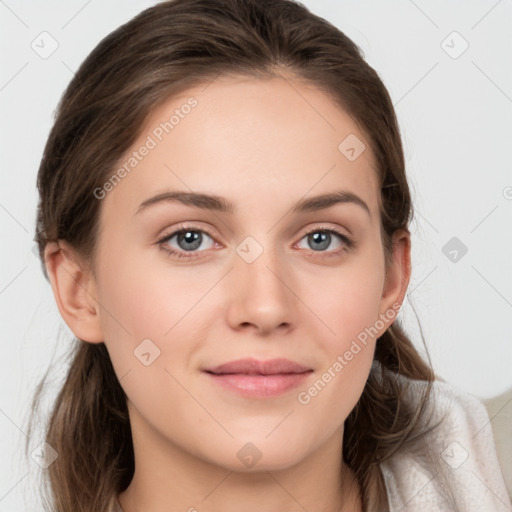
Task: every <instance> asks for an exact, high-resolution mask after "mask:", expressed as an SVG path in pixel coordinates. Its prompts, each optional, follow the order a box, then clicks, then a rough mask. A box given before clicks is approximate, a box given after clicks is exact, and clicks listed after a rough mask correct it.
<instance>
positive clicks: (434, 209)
mask: <svg viewBox="0 0 512 512" xmlns="http://www.w3.org/2000/svg"><path fill="white" fill-rule="evenodd" d="M154 3H156V2H152V1H134V0H130V1H126V0H125V1H121V0H108V1H103V2H100V1H99V0H89V1H85V0H71V1H67V2H64V1H62V0H61V1H56V0H52V1H49V0H46V1H45V2H36V1H35V0H32V1H23V0H21V1H17V2H15V1H14V0H5V1H0V20H1V22H0V23H1V30H0V41H1V43H0V44H1V48H2V66H1V69H0V106H1V119H2V123H1V145H0V151H1V153H0V157H1V158H0V162H1V168H0V172H1V183H2V186H1V188H0V226H1V229H2V250H1V253H0V254H1V258H2V259H1V266H0V267H1V275H0V312H1V315H2V316H1V322H0V324H1V338H0V340H1V347H2V357H1V358H0V368H1V370H0V372H1V373H0V374H1V386H0V390H1V391H0V433H1V434H2V435H1V436H0V448H1V453H2V456H1V460H2V465H1V468H0V512H19V511H20V510H27V506H28V505H27V503H32V502H33V503H34V505H33V507H34V508H32V507H30V510H36V508H35V507H36V505H35V504H36V503H37V499H36V498H34V499H33V498H32V497H31V496H32V495H35V494H37V491H36V478H37V471H38V469H39V468H38V467H37V466H36V464H35V463H34V462H33V461H32V460H31V459H30V458H29V459H28V460H25V459H24V455H23V452H22V451H21V447H22V444H23V443H24V441H25V436H26V424H25V421H26V419H27V411H28V407H29V405H30V399H31V397H32V395H33V393H34V391H35V386H36V384H37V383H38V382H39V379H40V378H41V377H42V375H43V374H44V372H45V371H46V369H47V368H48V366H49V365H50V364H52V363H55V368H54V370H53V372H52V375H53V376H54V378H55V383H54V385H53V386H52V387H51V389H50V392H49V394H48V395H47V397H46V404H47V406H49V405H50V404H51V403H52V399H53V398H54V393H56V392H57V389H58V385H59V380H58V378H59V376H62V375H63V373H64V371H65V369H66V367H65V365H64V364H63V359H62V358H60V356H62V355H64V354H65V353H66V348H67V343H68V342H69V339H70V338H71V336H72V333H71V331H70V330H69V329H68V328H67V326H66V325H65V324H64V322H63V321H62V319H61V317H60V315H59V313H58V310H57V307H56V305H55V302H54V299H53V295H52V293H51V289H50V285H49V283H48V282H47V281H46V280H45V279H44V277H43V274H42V271H41V266H40V262H39V260H38V258H37V256H36V254H35V253H34V245H35V244H34V242H33V236H34V234H33V233H34V220H35V211H36V205H37V194H36V188H35V183H36V173H37V169H38V166H39V161H40V158H41V155H42V150H43V147H44V144H45V141H46V137H47V135H48V132H49V129H50V127H51V125H52V121H53V117H52V116H53V112H54V109H55V108H56V106H57V103H58V100H59V98H60V95H61V93H62V92H63V90H64V88H65V86H66V85H67V83H68V82H69V80H70V79H71V78H72V76H73V72H74V70H76V69H77V68H78V66H79V64H80V63H81V62H82V61H83V59H84V58H85V57H86V55H87V54H88V53H89V52H90V51H91V50H92V49H93V48H94V46H96V44H97V43H98V42H99V41H100V40H101V39H102V38H103V37H104V36H105V35H107V34H108V33H109V32H110V31H112V30H113V29H115V28H117V27H118V26H119V25H120V24H122V23H124V22H125V21H127V20H128V19H130V18H132V17H133V16H134V15H135V14H137V13H138V12H140V11H141V10H142V9H144V8H146V7H149V6H150V5H153V4H154ZM303 3H304V4H305V5H306V6H307V7H308V8H310V9H311V10H312V11H313V12H314V13H316V14H319V15H320V16H323V17H325V18H326V19H327V20H329V21H330V22H332V23H334V24H335V25H336V26H338V27H339V28H340V29H341V30H342V31H344V32H345V33H346V34H347V35H348V36H349V37H350V38H352V39H353V40H354V41H355V42H356V43H357V44H358V45H359V46H360V47H361V49H362V50H363V52H364V54H365V57H366V60H367V61H368V62H369V64H370V65H371V66H373V67H374V68H375V69H376V71H377V72H378V73H379V75H380V76H381V78H382V80H383V81H384V83H385V84H386V86H387V87H388V90H389V92H390V94H391V97H392V99H393V102H394V104H395V108H396V111H397V115H398V118H399V122H400V127H401V131H402V136H403V142H404V148H405V155H406V161H407V167H408V172H409V176H410V182H411V186H412V190H413V195H414V200H415V215H416V220H415V221H414V222H413V224H412V226H411V231H412V234H413V277H412V282H411V285H410V288H409V295H408V300H407V301H406V303H405V304H404V309H403V312H402V313H401V318H402V320H403V321H404V323H405V325H406V327H407V328H408V329H409V331H410V333H411V335H412V336H413V337H414V339H415V340H416V342H417V344H418V346H419V348H420V349H421V350H422V351H423V349H422V345H421V340H420V337H419V330H418V326H417V325H416V321H415V316H414V314H413V311H412V309H411V303H412V304H414V306H415V309H416V311H417V313H418V316H419V320H420V323H421V326H422V329H423V333H424V336H425V339H426V343H427V346H428V349H429V352H430V355H431V357H432V361H433V366H434V369H435V371H436V372H437V373H438V374H439V375H441V376H442V377H443V378H445V379H446V380H448V381H449V382H451V383H452V384H454V385H455V386H457V387H459V388H462V389H464V390H466V391H468V392H470V393H473V394H475V395H477V396H479V397H481V398H489V397H492V396H496V395H498V394H500V393H502V392H504V391H505V390H507V389H510V388H511V387H512V371H511V363H512V336H511V329H510V321H511V318H512V272H511V262H512V226H511V224H512V222H511V221H512V153H511V151H510V148H511V142H512V128H511V120H512V72H511V56H512V31H511V30H510V27H511V26H512V2H510V0H500V1H495V0H493V1H484V0H479V1H476V0H473V1H467V0H464V1H462V0H458V1H455V0H452V1H449V2H447V1H441V0H431V1H428V2H427V1H426V0H423V1H420V0H416V1H412V0H393V1H391V2H378V1H376V0H373V1H368V0H364V1H357V0H350V1H349V0H346V1H345V0H341V1H334V0H307V1H304V2H303ZM50 53H51V54H50ZM466 251H467V252H466ZM52 393H53V394H52ZM44 419H45V418H44V416H43V417H41V418H40V422H39V426H40V427H41V428H42V427H43V426H44ZM41 435H42V433H39V437H38V435H37V434H36V435H35V439H34V441H33V449H35V448H36V447H37V445H38V444H39V443H40V441H41V440H42V438H41ZM37 510H40V508H37Z"/></svg>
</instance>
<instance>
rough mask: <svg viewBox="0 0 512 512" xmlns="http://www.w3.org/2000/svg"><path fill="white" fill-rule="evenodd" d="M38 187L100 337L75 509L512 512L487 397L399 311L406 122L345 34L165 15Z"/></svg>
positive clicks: (110, 63)
mask: <svg viewBox="0 0 512 512" xmlns="http://www.w3.org/2000/svg"><path fill="white" fill-rule="evenodd" d="M38 189H39V193H40V204H39V209H38V219H37V233H36V240H37V242H38V244H39V250H40V254H41V257H42V258H43V260H44V263H45V266H44V271H45V275H46V276H47V277H48V279H49V280H50V282H51V285H52V290H53V292H54V295H55V299H56V302H57V305H58V307H59V311H60V313H61V315H62V317H63V319H64V320H65V322H66V323H67V325H68V326H69V327H70V329H71V330H72V331H73V333H74V334H75V335H76V337H77V340H76V345H75V348H74V350H75V352H74V354H73V362H72V364H71V368H70V370H69V373H68V375H67V379H66V381H65V383H64V385H63V388H62V390H61V392H60V394H59V396H58V398H57V401H56V403H55V406H54V409H53V411H52V414H51V418H50V423H49V426H48V431H47V438H46V441H47V443H48V444H49V445H50V447H51V448H52V450H54V451H55V453H56V454H58V457H57V458H56V459H55V461H53V463H52V464H51V465H49V467H48V470H47V471H48V477H49V483H50V492H51V495H50V497H49V501H50V502H51V504H52V505H51V506H52V507H53V509H54V510H58V511H59V512H64V511H66V512H67V511H76V510H81V511H91V512H92V511H99V510H102V511H103V510H105V511H107V510H115V511H120V510H122V511H123V512H135V511H145V510H151V511H155V512H159V511H163V510H166V511H168V510H189V511H193V510H198V511H203V510H204V511H220V510H222V511H229V510H235V509H236V510H240V509H243V510H244V511H253V510H254V511H256V510H283V509H284V510H290V511H291V510H325V511H333V512H334V511H352V512H354V511H385V510H389V511H398V510H402V511H406V510H411V511H412V510H422V511H423V510H429V511H436V510H439V511H441V510H443V511H445V510H460V511H470V510H501V508H499V507H509V506H510V505H509V502H508V498H507V496H506V492H505V487H504V483H503V478H502V476H501V474H500V471H499V466H498V463H497V459H496V454H495V449H494V444H493V440H492V434H491V433H490V426H489V424H488V417H487V415H486V413H485V410H484V408H483V406H482V405H481V404H480V403H479V402H478V401H477V400H476V399H474V398H472V397H470V396H467V395H465V394H462V393H459V392H457V391H455V390H453V389H452V388H450V387H449V386H448V385H447V384H445V383H443V382H440V381H439V380H436V379H435V376H434V374H433V372H432V370H431V369H430V367H429V365H428V364H427V363H426V362H424V361H423V360H422V358H421V357H420V356H419V354H418V353H417V351H416V350H415V348H414V346H413V344H412V343H411V341H410V340H409V338H408V337H407V335H406V334H405V332H404V331H403V330H402V329H401V328H400V325H399V323H398V322H397V321H396V316H397V314H398V312H399V310H400V306H401V304H402V301H403V299H404V296H405V293H406V291H407V286H408V282H409V277H410V272H411V267H410V236H409V231H408V224H409V221H410V217H411V211H412V206H411V198H410V194H409V189H408V184H407V179H406V175H405V166H404V158H403V151H402V145H401V140H400V134H399V129H398V125H397V120H396V117H395V113H394V110H393V106H392V102H391V100H390V98H389V95H388V93H387V91H386V89H385V87H384V85H383V84H382V82H381V80H380V79H379V77H378V75H377V74H376V72H375V71H374V70H373V69H372V68H371V67H370V66H369V65H368V64H367V63H366V62H365V61H364V60H363V58H362V57H361V54H360V52H359V49H358V48H357V46H356V45H355V44H354V43H353V42H352V41H351V40H349V39H348V38H347V37H346V36H345V35H344V34H343V33H341V32H340V31H339V30H338V29H336V28H335V27H333V26H332V25H330V24H329V23H327V22H326V21H325V20H323V19H321V18H319V17H317V16H314V15H313V14H311V13H310V12H309V11H308V10H307V9H305V8H304V7H303V6H301V5H300V4H298V3H294V2H292V1H289V0H278V1H276V0H272V1H270V0H174V1H168V2H162V3H160V4H158V5H156V6H155V7H152V8H150V9H147V10H146V11H143V12H142V13H141V14H139V15H138V16H137V17H136V18H134V19H133V20H131V21H130V22H128V23H127V24H125V25H123V26H122V27H120V28H119V29H117V30H116V31H114V32H113V33H112V34H110V35H109V36H108V37H106V38H105V39H104V40H103V41H102V42H101V43H100V44H99V45H98V46H97V48H95V50H94V51H93V52H92V53H91V54H90V55H89V56H88V58H87V59H86V60H85V62H84V63H83V64H82V66H81V67H80V69H79V70H78V72H77V73H76V76H75V78H74V79H73V80H72V82H71V83H70V85H69V87H68V89H67V90H66V92H65V94H64V96H63V98H62V100H61V103H60V105H59V109H58V113H57V118H56V121H55V125H54V127H53V129H52V131H51V134H50V136H49V139H48V142H47V145H46V148H45V152H44V156H43V160H42V162H41V167H40V169H39V175H38ZM503 510H507V508H503Z"/></svg>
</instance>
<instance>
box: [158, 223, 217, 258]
mask: <svg viewBox="0 0 512 512" xmlns="http://www.w3.org/2000/svg"><path fill="white" fill-rule="evenodd" d="M208 240H209V241H210V243H209V244H208V246H207V247H206V248H204V247H203V250H204V249H210V248H211V247H212V246H213V245H215V242H214V240H213V238H212V237H211V236H210V235H209V234H208V233H207V232H206V231H204V230H202V229H197V228H193V227H186V226H182V227H180V229H178V230H176V231H173V232H172V233H170V234H168V235H166V236H164V237H163V238H161V239H160V240H159V241H158V242H157V244H158V245H159V246H161V247H162V249H163V250H165V251H166V252H168V253H169V255H171V256H176V257H178V258H193V257H194V253H196V252H202V250H197V249H199V248H200V247H201V246H202V245H203V246H204V243H205V241H208ZM173 242H174V243H173ZM187 253H189V254H187Z"/></svg>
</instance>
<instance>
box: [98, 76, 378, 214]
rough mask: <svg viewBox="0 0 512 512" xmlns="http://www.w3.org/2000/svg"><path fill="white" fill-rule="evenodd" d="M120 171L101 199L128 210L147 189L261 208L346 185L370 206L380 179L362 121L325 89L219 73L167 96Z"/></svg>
mask: <svg viewBox="0 0 512 512" xmlns="http://www.w3.org/2000/svg"><path fill="white" fill-rule="evenodd" d="M118 168H119V169H121V168H124V169H125V171H126V172H124V173H122V174H123V178H122V179H121V180H119V182H118V183H117V184H116V186H115V187H114V189H113V191H112V192H109V193H108V195H107V200H106V203H109V205H110V206H109V207H111V208H125V209H126V208H127V204H126V203H127V202H129V203H130V205H129V209H130V212H131V213H133V212H134V210H135V209H136V208H137V206H138V205H139V204H140V203H141V202H142V201H143V200H144V199H146V198H147V197H148V195H151V194H157V193H161V192H164V191H167V190H172V189H179V190H187V189H188V190H190V191H200V192H207V193H211V194H215V195H219V196H224V197H229V198H230V200H232V202H234V203H236V202H237V198H243V199H244V201H245V202H246V203H247V201H249V203H251V204H252V205H253V206H255V207H257V206H258V205H261V200H262V199H265V200H269V199H271V198H273V199H275V200H276V201H281V202H283V199H286V198H288V197H289V198H290V199H291V198H295V199H297V198H301V197H304V196H306V195H307V194H308V193H315V192H319V193H320V192H322V193H325V192H328V191H332V190H333V189H334V188H336V189H339V188H347V189H349V190H351V191H352V192H357V193H358V195H360V196H363V199H364V200H365V201H366V202H367V203H368V204H371V203H375V200H376V190H377V182H378V179H377V169H376V163H375V160H374V156H373V154H372V151H371V149H370V141H369V140H368V139H367V137H366V135H365V134H364V132H363V131H362V129H361V128H360V127H359V126H358V124H357V123H356V122H355V121H354V120H353V119H352V118H351V117H350V116H349V115H348V114H347V113H346V112H345V111H344V110H342V109H341V108H340V107H339V106H338V105H337V104H335V102H334V101H333V100H332V99H331V98H330V97H329V96H328V95H327V94H325V93H324V92H322V91H321V90H319V89H318V88H315V87H314V86H312V85H309V84H305V83H303V82H298V81H296V80H293V79H292V78H290V77H288V78H285V77H277V78H269V79H255V78H247V77H226V76H224V77H219V78H217V79H215V80H214V81H213V82H209V83H206V84H201V85H198V86H195V87H192V88H190V89H188V90H186V91H184V92H183V93H180V94H179V95H176V96H174V97H171V98H169V99H168V100H167V101H165V102H164V103H162V104H161V105H160V106H159V107H158V108H156V109H155V110H154V111H153V112H152V113H151V114H150V116H149V117H148V120H147V122H146V124H145V126H144V127H143V129H142V130H141V132H140V135H139V137H138V138H137V140H136V142H135V143H134V144H133V145H132V147H131V148H130V150H129V151H127V153H126V154H125V155H124V157H123V159H122V161H120V162H119V164H118ZM114 172H115V171H114ZM104 207H106V205H104Z"/></svg>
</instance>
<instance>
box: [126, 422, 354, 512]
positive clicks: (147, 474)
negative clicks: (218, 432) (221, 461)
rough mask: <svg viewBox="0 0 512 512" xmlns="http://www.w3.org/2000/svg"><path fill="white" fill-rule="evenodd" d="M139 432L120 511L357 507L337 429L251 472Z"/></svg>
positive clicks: (292, 511)
mask: <svg viewBox="0 0 512 512" xmlns="http://www.w3.org/2000/svg"><path fill="white" fill-rule="evenodd" d="M139 432H140V434H141V436H140V439H144V445H143V446H142V445H141V444H140V443H138V442H137V440H138V439H137V438H135V437H134V450H135V472H134V476H133V479H132V481H131V483H130V485H129V486H128V488H127V489H126V490H125V491H123V492H122V493H121V494H120V495H119V503H120V504H121V507H122V509H123V512H147V511H149V510H151V511H152V512H169V511H188V512H239V511H240V510H243V511H244V512H260V511H261V510H265V511H266V512H278V511H279V512H283V511H289V512H299V511H300V512H303V511H304V510H317V511H321V512H349V511H350V512H361V511H362V504H361V499H360V492H359V485H358V483H357V481H356V479H355V477H354V474H353V472H352V471H351V470H350V469H349V468H348V466H347V465H346V464H345V463H344V462H343V460H342V455H341V454H342V442H343V432H342V431H341V432H340V431H339V430H338V431H336V432H335V435H333V436H332V437H331V438H330V439H328V440H327V441H326V442H325V443H324V444H323V445H322V446H320V447H318V448H317V449H316V450H314V451H312V453H311V454H310V455H309V456H308V457H306V458H305V459H303V460H301V461H300V462H298V463H297V464H295V465H293V466H291V467H287V468H285V469H279V470H272V469H268V468H267V469H265V468H264V467H262V469H261V470H260V471H254V470H252V471H250V472H249V471H246V472H237V471H232V470H229V469H227V468H223V467H220V466H217V465H214V464H212V463H210V462H208V461H206V460H205V459H202V458H199V457H195V456H193V455H192V454H190V453H189V452H185V451H183V450H181V449H180V448H179V447H178V446H176V445H170V444H169V440H168V439H166V440H162V439H161V438H160V439H159V438H158V436H155V433H154V432H153V434H152V435H151V434H150V433H149V432H146V433H145V432H141V431H140V430H139ZM170 506H172V508H171V507H170Z"/></svg>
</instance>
